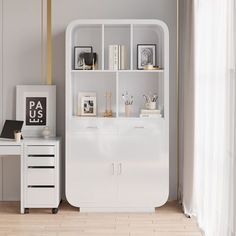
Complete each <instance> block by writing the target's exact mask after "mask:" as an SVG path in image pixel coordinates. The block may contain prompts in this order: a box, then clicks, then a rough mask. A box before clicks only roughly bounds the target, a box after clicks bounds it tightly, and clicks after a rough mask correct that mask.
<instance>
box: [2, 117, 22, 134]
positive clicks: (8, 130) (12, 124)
mask: <svg viewBox="0 0 236 236" xmlns="http://www.w3.org/2000/svg"><path fill="white" fill-rule="evenodd" d="M23 123H24V121H20V120H6V121H5V123H4V126H3V129H2V133H1V135H0V138H10V139H15V136H14V132H15V131H16V130H21V129H22V126H23ZM21 139H23V138H22V136H21Z"/></svg>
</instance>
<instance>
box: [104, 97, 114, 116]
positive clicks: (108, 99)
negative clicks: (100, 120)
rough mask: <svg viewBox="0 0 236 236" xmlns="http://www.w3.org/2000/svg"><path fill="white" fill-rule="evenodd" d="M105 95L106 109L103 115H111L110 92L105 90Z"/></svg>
mask: <svg viewBox="0 0 236 236" xmlns="http://www.w3.org/2000/svg"><path fill="white" fill-rule="evenodd" d="M105 97H106V110H105V112H104V117H112V110H111V98H112V93H111V92H106V94H105Z"/></svg>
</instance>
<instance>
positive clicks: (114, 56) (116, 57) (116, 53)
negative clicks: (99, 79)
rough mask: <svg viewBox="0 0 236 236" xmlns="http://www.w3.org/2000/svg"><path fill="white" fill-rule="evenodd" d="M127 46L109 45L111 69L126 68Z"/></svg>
mask: <svg viewBox="0 0 236 236" xmlns="http://www.w3.org/2000/svg"><path fill="white" fill-rule="evenodd" d="M125 60H126V48H125V45H118V44H115V45H109V61H108V62H109V66H108V68H109V70H125V69H126V65H125V64H126V61H125Z"/></svg>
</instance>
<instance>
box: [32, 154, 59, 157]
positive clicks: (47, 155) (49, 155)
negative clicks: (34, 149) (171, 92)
mask: <svg viewBox="0 0 236 236" xmlns="http://www.w3.org/2000/svg"><path fill="white" fill-rule="evenodd" d="M28 157H55V155H51V154H45V155H38V154H34V155H28Z"/></svg>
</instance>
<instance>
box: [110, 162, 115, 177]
mask: <svg viewBox="0 0 236 236" xmlns="http://www.w3.org/2000/svg"><path fill="white" fill-rule="evenodd" d="M111 165H112V175H114V174H115V164H114V163H112V164H111Z"/></svg>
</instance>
